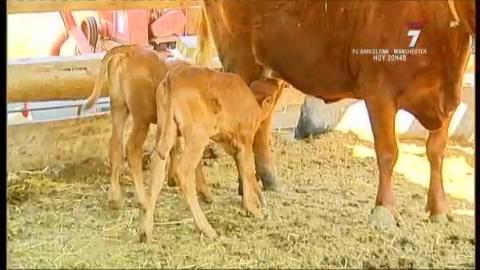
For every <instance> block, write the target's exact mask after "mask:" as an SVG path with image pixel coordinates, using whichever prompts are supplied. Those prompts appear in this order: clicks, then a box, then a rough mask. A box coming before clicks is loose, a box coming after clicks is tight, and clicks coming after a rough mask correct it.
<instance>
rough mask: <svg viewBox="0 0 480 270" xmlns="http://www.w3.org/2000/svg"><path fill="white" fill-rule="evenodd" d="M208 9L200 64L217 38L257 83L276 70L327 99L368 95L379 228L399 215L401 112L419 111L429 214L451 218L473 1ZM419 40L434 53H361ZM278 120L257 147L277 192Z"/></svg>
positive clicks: (234, 67)
mask: <svg viewBox="0 0 480 270" xmlns="http://www.w3.org/2000/svg"><path fill="white" fill-rule="evenodd" d="M202 6H203V15H202V21H201V23H200V33H199V38H200V40H199V41H200V44H199V53H198V55H197V57H198V58H197V61H198V62H200V63H202V62H204V59H209V58H208V56H209V51H210V50H209V48H210V46H209V42H208V41H209V40H208V39H209V37H210V36H212V38H213V42H214V44H215V47H216V49H217V52H218V55H219V58H220V61H221V62H222V64H223V67H224V69H225V71H228V72H236V73H238V74H240V76H241V77H242V78H243V79H244V80H245V81H246V82H247V83H251V82H253V81H255V80H262V79H263V78H262V77H272V76H273V77H275V78H278V79H283V80H285V81H287V82H289V83H290V84H292V85H293V86H294V87H295V88H297V89H299V90H300V91H302V92H304V93H305V94H309V95H312V96H315V97H318V98H321V99H323V100H325V101H326V102H333V101H337V100H340V99H343V98H357V99H363V100H365V102H366V105H367V108H368V113H369V117H370V122H371V126H372V131H373V134H374V140H375V151H376V156H377V165H378V169H379V186H378V191H377V198H376V201H375V207H374V208H373V210H372V215H371V217H370V223H371V224H372V225H373V226H374V227H377V228H378V227H392V226H394V225H395V224H396V223H395V220H397V221H398V214H397V211H396V210H395V199H394V192H393V181H392V172H393V167H394V165H395V163H396V161H397V156H398V149H397V141H396V137H395V114H396V112H397V111H398V110H399V109H404V110H406V111H409V112H410V113H412V114H413V115H414V116H415V117H416V118H417V119H418V120H419V121H420V123H421V124H422V125H424V126H425V127H426V128H427V129H428V130H429V131H430V132H429V136H428V139H427V143H426V148H427V156H428V160H429V162H430V169H431V174H430V187H429V191H428V201H427V207H426V210H428V211H430V218H431V220H432V221H438V222H446V221H448V219H447V213H448V206H447V201H446V198H445V193H444V189H443V183H442V161H443V155H444V151H445V146H446V140H447V133H448V132H447V131H448V126H449V122H450V119H451V117H452V113H453V111H454V110H455V108H456V107H457V105H458V104H459V102H460V98H461V95H462V77H463V73H464V70H465V67H466V64H467V59H468V56H469V54H470V38H471V36H472V35H474V33H475V22H474V20H475V2H474V1H473V0H466V1H455V2H453V1H448V2H447V1H328V0H327V1H321V0H318V1H309V0H297V1H253V0H250V1H235V0H203V3H202ZM422 27H423V29H421V32H420V35H418V33H419V32H418V31H414V32H413V33H414V34H413V36H410V33H409V30H414V29H417V30H418V29H419V28H422ZM415 34H417V35H416V36H415ZM413 39H416V44H415V45H414V46H415V47H416V48H423V49H426V53H423V54H419V55H407V56H406V59H405V61H398V60H402V59H403V58H401V59H396V60H397V61H394V62H387V61H377V62H375V61H374V60H373V58H372V55H358V53H359V52H360V51H358V50H360V49H371V48H378V49H379V48H386V49H389V50H390V51H391V52H392V51H393V49H406V48H409V46H412V44H411V43H415V42H412V40H413ZM356 49H358V50H357V51H356ZM356 53H357V54H356ZM202 59H203V61H202ZM386 60H388V59H386ZM390 60H391V59H390ZM394 60H395V59H394ZM266 74H268V75H269V76H268V75H267V76H266ZM270 124H271V117H270V118H267V120H266V121H265V122H263V124H262V125H261V127H260V129H259V131H258V132H257V134H256V137H255V144H254V151H255V154H256V155H255V158H256V170H257V173H258V174H259V176H260V177H261V179H262V181H263V185H264V188H265V187H266V188H267V189H268V188H269V187H272V186H276V179H275V177H274V174H273V166H272V165H273V164H272V162H271V153H270V147H269V144H268V142H269V129H270Z"/></svg>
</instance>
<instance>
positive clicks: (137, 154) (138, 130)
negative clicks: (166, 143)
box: [127, 119, 149, 205]
mask: <svg viewBox="0 0 480 270" xmlns="http://www.w3.org/2000/svg"><path fill="white" fill-rule="evenodd" d="M133 121H134V123H133V128H132V131H131V133H130V137H129V138H128V142H127V160H128V165H129V167H130V170H131V172H132V178H133V182H134V184H135V196H136V199H137V202H138V203H139V204H140V205H144V204H145V187H144V184H143V171H142V148H143V143H144V142H145V139H146V138H147V133H148V127H149V124H148V123H142V122H140V121H138V120H136V119H133Z"/></svg>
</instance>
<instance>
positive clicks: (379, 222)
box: [368, 205, 399, 230]
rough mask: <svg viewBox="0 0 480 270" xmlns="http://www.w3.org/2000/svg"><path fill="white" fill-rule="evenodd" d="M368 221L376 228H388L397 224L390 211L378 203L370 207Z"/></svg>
mask: <svg viewBox="0 0 480 270" xmlns="http://www.w3.org/2000/svg"><path fill="white" fill-rule="evenodd" d="M368 222H369V224H370V227H372V228H374V229H376V230H388V229H392V228H395V227H397V226H398V225H399V224H398V222H397V220H396V219H395V217H394V216H393V214H392V212H390V210H389V209H388V208H385V207H383V206H380V205H377V206H375V207H374V208H373V209H372V212H371V213H370V217H369V220H368Z"/></svg>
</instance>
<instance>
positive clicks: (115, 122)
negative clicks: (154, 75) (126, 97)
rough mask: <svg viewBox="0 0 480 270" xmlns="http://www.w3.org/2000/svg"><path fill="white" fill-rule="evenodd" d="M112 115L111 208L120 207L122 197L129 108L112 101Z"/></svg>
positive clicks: (110, 152) (110, 151) (110, 148)
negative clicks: (125, 128)
mask: <svg viewBox="0 0 480 270" xmlns="http://www.w3.org/2000/svg"><path fill="white" fill-rule="evenodd" d="M111 115H112V135H111V137H110V145H109V156H110V169H111V179H110V189H109V191H108V202H109V205H110V207H111V208H113V209H118V208H120V205H121V199H122V191H121V188H120V183H119V178H120V171H121V168H122V163H123V130H124V127H125V122H126V120H127V117H128V109H127V107H126V106H125V105H124V104H121V105H116V104H114V102H112V108H111Z"/></svg>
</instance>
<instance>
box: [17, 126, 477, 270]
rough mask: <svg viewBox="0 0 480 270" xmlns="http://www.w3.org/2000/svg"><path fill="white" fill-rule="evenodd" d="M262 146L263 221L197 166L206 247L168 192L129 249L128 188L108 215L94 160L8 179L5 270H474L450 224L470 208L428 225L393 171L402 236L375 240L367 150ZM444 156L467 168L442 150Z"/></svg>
mask: <svg viewBox="0 0 480 270" xmlns="http://www.w3.org/2000/svg"><path fill="white" fill-rule="evenodd" d="M274 144H275V146H274V148H275V151H276V159H277V165H278V174H279V175H280V176H281V179H282V180H283V183H284V184H285V191H284V192H283V193H282V194H278V193H271V192H268V193H266V198H267V202H268V207H267V210H266V213H267V217H266V218H265V219H252V218H249V217H247V216H246V215H245V213H244V211H243V210H242V208H241V200H240V197H239V196H238V195H237V194H236V190H237V189H236V186H237V181H236V170H235V167H234V162H233V160H232V159H231V158H230V157H227V156H226V155H225V154H223V152H221V153H222V154H221V157H220V158H219V159H217V160H215V161H213V160H207V161H206V165H207V166H206V172H207V174H208V182H209V183H210V185H211V187H212V190H213V192H214V195H215V201H214V202H213V203H212V204H210V205H209V204H204V203H202V207H203V210H204V212H205V213H206V216H207V218H208V219H209V221H210V222H211V224H212V226H213V227H214V228H215V229H216V230H217V232H218V233H219V234H220V235H221V236H220V237H219V239H217V240H215V241H211V240H207V239H204V238H203V237H202V236H201V234H200V233H198V232H197V231H196V230H195V229H194V226H193V223H192V220H191V218H190V213H189V211H188V210H187V209H186V204H185V203H184V202H183V200H182V199H181V197H180V196H178V193H177V191H176V188H171V187H168V186H166V185H165V187H164V189H163V192H162V194H161V196H160V202H159V203H158V206H159V207H158V208H157V212H156V213H157V214H156V225H155V228H154V242H153V243H152V244H143V243H139V242H138V234H137V228H138V224H139V211H138V209H137V208H136V205H135V204H134V201H133V184H132V183H131V182H130V180H129V178H128V177H127V176H124V179H123V180H122V184H123V190H124V201H123V208H122V209H121V210H118V211H111V210H109V208H107V203H106V197H107V194H106V190H107V189H108V181H109V175H108V174H109V169H108V166H107V165H106V164H105V163H102V162H99V161H94V160H92V161H88V162H85V163H84V164H80V165H76V166H65V167H64V168H51V169H48V170H45V171H44V172H43V173H42V172H15V173H10V174H9V179H8V181H9V184H8V267H9V268H179V267H181V268H214V267H215V268H220V267H221V268H247V267H248V268H252V267H256V268H370V269H373V268H473V267H474V254H475V253H474V250H475V237H474V224H475V223H474V222H475V221H474V217H473V216H472V215H468V214H462V213H464V212H467V213H472V212H473V209H474V205H473V201H470V202H468V201H467V200H461V199H455V198H453V197H449V202H450V206H451V208H452V210H454V211H453V212H452V213H453V214H452V218H453V222H451V223H449V224H448V225H438V224H431V223H430V222H428V219H427V214H426V213H425V212H424V210H423V209H424V206H425V201H426V190H425V188H424V187H422V186H421V185H418V184H414V183H412V182H411V181H407V176H403V175H401V174H399V173H396V178H395V179H396V186H395V188H396V194H397V203H398V210H399V212H400V214H401V215H402V218H403V223H402V226H401V227H399V228H396V229H393V230H390V231H386V232H380V231H375V230H373V229H370V228H369V226H368V223H367V222H368V215H369V211H370V209H371V207H372V205H373V202H374V197H375V192H376V188H377V177H376V175H377V170H376V162H375V159H374V157H372V156H369V155H364V156H362V155H358V154H355V151H354V150H355V148H352V147H351V146H359V147H363V148H367V149H370V150H371V149H372V145H371V143H369V142H364V141H360V140H358V139H357V138H356V137H355V136H353V135H351V134H343V133H338V132H333V133H329V134H326V135H322V136H319V137H316V138H314V139H308V140H305V141H293V142H288V143H287V142H286V141H284V140H282V139H279V137H276V138H275V140H274ZM401 155H402V154H401ZM419 155H420V156H422V155H421V154H419ZM417 156H418V155H417ZM451 156H453V157H456V158H462V159H464V160H467V161H469V163H470V162H472V160H473V156H472V155H467V154H465V153H464V152H462V151H456V150H452V149H450V148H449V150H448V153H447V157H451ZM422 158H424V159H425V161H426V158H425V156H424V155H423V156H422ZM471 166H472V167H473V165H471ZM426 175H427V176H428V174H426ZM425 180H427V179H425ZM457 197H458V196H457ZM460 197H461V196H460ZM462 211H463V212H462Z"/></svg>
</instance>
